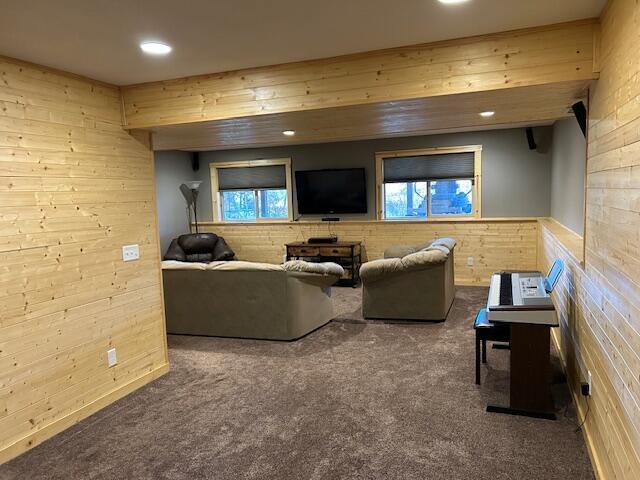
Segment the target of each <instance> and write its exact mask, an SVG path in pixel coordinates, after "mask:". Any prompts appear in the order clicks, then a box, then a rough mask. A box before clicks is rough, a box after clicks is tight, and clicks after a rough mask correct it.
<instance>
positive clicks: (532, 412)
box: [487, 322, 556, 420]
mask: <svg viewBox="0 0 640 480" xmlns="http://www.w3.org/2000/svg"><path fill="white" fill-rule="evenodd" d="M496 323H497V322H496ZM501 323H505V324H509V326H510V328H511V358H510V369H511V371H510V373H509V377H510V379H509V405H508V406H502V405H493V404H489V405H487V412H496V413H507V414H510V415H523V416H527V417H534V418H544V419H548V420H555V419H556V415H555V413H554V406H553V396H552V394H551V362H550V352H549V350H550V347H551V344H550V339H551V336H550V329H551V328H552V327H553V325H534V324H528V323H512V322H501Z"/></svg>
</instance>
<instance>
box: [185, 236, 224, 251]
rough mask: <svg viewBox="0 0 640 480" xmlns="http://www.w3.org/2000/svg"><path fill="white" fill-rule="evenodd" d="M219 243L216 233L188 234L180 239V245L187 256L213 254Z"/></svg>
mask: <svg viewBox="0 0 640 480" xmlns="http://www.w3.org/2000/svg"><path fill="white" fill-rule="evenodd" d="M217 242H218V236H217V235H216V234H215V233H187V234H184V235H180V236H179V237H178V244H179V245H180V247H181V248H182V250H184V253H185V254H186V255H192V254H198V253H212V252H213V249H214V248H215V246H216V243H217Z"/></svg>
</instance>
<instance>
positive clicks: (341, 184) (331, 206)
mask: <svg viewBox="0 0 640 480" xmlns="http://www.w3.org/2000/svg"><path fill="white" fill-rule="evenodd" d="M296 193H297V197H298V213H299V214H300V215H313V214H318V215H322V214H335V213H367V188H366V183H365V172H364V168H343V169H334V170H302V171H297V172H296Z"/></svg>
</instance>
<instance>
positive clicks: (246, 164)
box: [209, 158, 293, 223]
mask: <svg viewBox="0 0 640 480" xmlns="http://www.w3.org/2000/svg"><path fill="white" fill-rule="evenodd" d="M275 165H284V170H285V183H286V185H285V188H286V190H287V212H288V213H287V217H286V218H259V217H257V216H256V217H257V218H256V219H255V220H225V219H224V215H223V211H222V192H221V191H220V189H219V182H218V170H220V169H222V168H251V167H268V166H275ZM209 171H210V174H211V202H212V206H213V221H214V223H274V222H278V223H286V222H291V221H293V192H292V188H291V185H292V182H291V159H290V158H274V159H269V160H242V161H237V162H212V163H210V164H209ZM258 190H264V189H258ZM258 190H254V192H255V195H256V207H257V205H258V198H257V196H258V193H257V192H258ZM257 208H258V207H257ZM256 213H257V212H256Z"/></svg>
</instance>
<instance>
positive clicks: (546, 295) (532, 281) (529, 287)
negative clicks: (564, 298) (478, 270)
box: [487, 260, 564, 326]
mask: <svg viewBox="0 0 640 480" xmlns="http://www.w3.org/2000/svg"><path fill="white" fill-rule="evenodd" d="M563 269H564V264H563V263H562V261H561V260H556V261H555V262H554V264H553V266H552V267H551V270H550V271H549V275H547V276H546V277H545V276H544V275H543V274H542V273H540V272H500V273H495V274H493V275H492V276H491V285H490V287H489V301H488V302H487V319H488V320H489V321H491V322H500V321H502V322H509V323H534V324H541V325H550V326H557V325H558V320H557V317H556V313H555V308H554V306H553V301H552V300H551V295H550V294H551V291H552V290H553V288H554V287H555V285H556V283H557V282H558V279H559V278H560V274H561V273H562V271H563Z"/></svg>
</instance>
